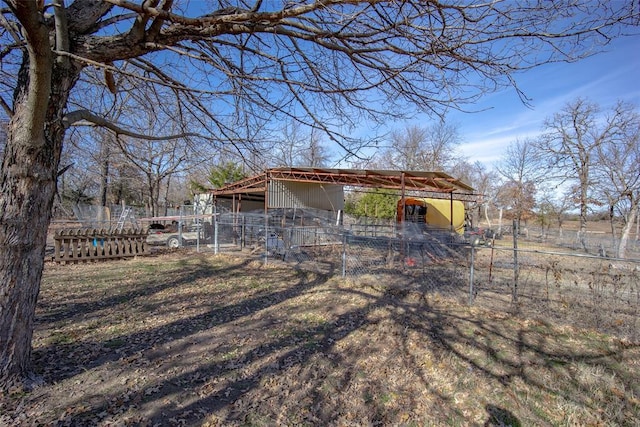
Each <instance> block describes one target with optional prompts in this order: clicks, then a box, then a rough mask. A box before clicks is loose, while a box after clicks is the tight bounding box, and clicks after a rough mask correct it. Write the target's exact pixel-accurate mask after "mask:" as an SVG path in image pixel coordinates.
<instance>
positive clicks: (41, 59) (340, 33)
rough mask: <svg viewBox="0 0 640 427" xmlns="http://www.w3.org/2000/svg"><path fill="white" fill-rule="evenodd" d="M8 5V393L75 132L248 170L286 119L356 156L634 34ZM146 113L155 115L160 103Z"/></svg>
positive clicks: (283, 14)
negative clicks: (157, 122)
mask: <svg viewBox="0 0 640 427" xmlns="http://www.w3.org/2000/svg"><path fill="white" fill-rule="evenodd" d="M4 3H5V4H6V5H7V9H3V10H2V15H0V16H2V19H1V20H0V25H1V26H2V32H1V33H0V43H1V46H0V52H1V55H0V60H1V61H2V67H0V107H1V108H2V111H3V112H4V114H5V115H6V117H7V118H9V126H8V137H7V144H6V147H5V151H4V155H3V161H2V170H1V171H0V266H2V267H1V273H0V295H1V296H0V306H1V308H2V310H0V382H1V384H2V387H3V388H6V387H11V386H12V385H13V384H15V383H16V381H17V382H20V383H21V382H22V380H23V379H24V377H25V375H27V373H28V372H29V360H30V354H31V344H30V343H31V336H32V331H33V319H34V313H35V304H36V300H37V295H38V293H39V286H40V278H41V275H42V268H43V260H44V249H45V243H46V233H47V228H48V225H49V222H50V217H51V216H50V215H51V206H52V202H53V198H54V194H55V187H56V176H57V172H58V166H59V161H60V156H61V152H62V146H63V141H64V137H65V133H66V131H67V129H68V128H69V127H70V126H72V125H74V124H76V123H77V122H79V121H89V122H92V123H94V124H96V125H99V126H103V127H106V128H108V129H110V130H111V131H113V132H114V133H116V134H118V135H120V137H122V136H127V137H130V138H132V137H136V138H139V139H144V138H148V139H153V138H154V137H155V138H159V137H160V136H162V137H165V139H168V138H169V137H173V138H174V139H176V138H186V137H189V138H198V136H202V137H203V138H201V139H200V140H201V141H202V143H206V141H212V142H214V143H215V142H218V143H220V142H224V144H225V146H227V147H234V148H236V149H237V150H238V151H239V152H243V153H245V152H246V153H249V154H250V153H251V150H248V151H244V150H245V147H246V146H244V145H243V144H244V143H245V142H246V141H247V140H246V139H245V136H246V135H249V134H254V133H256V129H261V128H264V127H265V126H268V124H269V123H277V119H279V118H282V117H289V118H295V119H298V120H300V121H301V122H303V123H306V124H308V125H311V126H314V127H316V128H317V129H320V130H323V131H324V132H325V135H326V137H327V138H328V139H329V140H330V141H331V142H332V143H333V144H334V145H335V146H336V147H338V146H340V147H342V148H343V149H344V150H346V152H349V153H355V151H356V150H357V149H358V148H359V147H360V146H361V144H360V141H359V140H358V139H357V138H353V137H351V136H350V135H349V132H350V131H351V129H353V127H354V126H355V125H357V124H358V121H359V120H360V119H362V118H371V119H375V118H378V119H380V118H382V117H383V116H387V117H389V116H390V117H397V118H400V117H403V116H405V115H407V114H411V113H413V112H414V110H415V109H416V108H417V109H419V110H422V111H428V112H432V113H440V114H441V113H442V112H443V111H444V110H445V109H448V108H456V107H460V106H461V105H462V104H463V103H465V102H472V101H474V100H476V99H478V97H480V96H482V94H483V93H485V92H486V91H489V90H494V89H495V88H496V87H500V86H504V85H514V84H515V83H514V73H515V72H517V71H518V70H524V69H528V68H531V67H534V66H537V65H539V64H542V63H548V62H553V61H561V60H562V61H564V60H575V59H577V58H579V57H581V56H584V55H590V54H593V52H594V49H597V46H598V45H600V44H602V43H606V42H607V41H609V40H610V38H611V37H614V36H616V35H618V34H620V32H621V31H622V30H623V29H624V28H626V27H625V26H627V25H633V24H635V23H636V21H637V15H636V14H637V9H635V8H634V4H633V2H610V1H608V0H601V1H594V0H576V1H572V2H566V3H564V2H563V3H558V2H537V3H534V4H533V5H531V4H528V3H526V4H524V3H520V2H487V3H480V4H475V3H474V4H468V5H447V4H442V3H440V2H424V1H418V0H407V1H403V2H397V1H395V0H394V1H391V0H389V1H383V0H382V1H376V2H372V1H370V0H367V1H364V0H363V1H359V0H306V1H294V2H288V1H287V2H284V1H283V2H281V3H280V2H264V1H261V0H255V1H253V0H251V1H250V0H224V1H223V0H217V1H212V2H211V5H212V6H211V9H210V11H209V13H207V14H206V15H203V16H196V17H194V16H189V15H188V14H187V13H188V12H189V11H190V9H188V8H186V7H185V8H181V7H179V6H181V5H180V4H179V1H178V0H175V1H172V0H164V1H162V0H144V1H142V0H140V1H138V2H134V1H129V0H103V1H95V0H75V1H65V0H51V3H47V5H46V6H45V4H44V3H45V2H44V1H24V0H4ZM174 3H175V4H174ZM182 12H184V13H182ZM98 72H99V74H98ZM99 75H102V77H103V78H102V79H101V80H100V79H99V78H98V76H99ZM98 81H101V84H102V86H101V87H104V86H106V87H107V88H108V89H109V92H110V93H112V94H114V95H113V96H120V92H119V91H120V90H121V88H123V87H127V88H130V90H131V91H135V90H136V88H137V87H139V86H145V85H151V86H154V87H155V88H156V89H158V88H159V87H163V88H165V89H166V91H164V92H163V94H170V95H171V96H172V97H173V104H174V105H177V106H178V108H176V109H173V108H172V110H173V111H174V115H173V116H171V121H173V122H174V123H175V128H176V129H178V130H179V133H177V134H172V135H159V132H156V131H155V130H154V129H149V128H147V127H146V125H147V122H145V121H137V117H136V112H135V111H131V112H130V113H129V114H127V115H123V116H122V120H121V121H120V123H113V122H110V121H109V120H107V119H105V117H109V116H108V115H107V114H105V112H106V110H107V108H108V107H110V105H108V103H107V102H106V101H105V102H104V107H103V108H100V107H95V106H93V107H92V108H94V109H93V110H90V109H88V107H87V99H88V98H91V97H95V96H99V94H100V93H101V90H97V89H96V88H97V86H96V84H97V82H98ZM128 90H129V89H128ZM149 93H157V92H149ZM372 99H376V100H377V101H379V102H372ZM158 101H160V102H159V103H158ZM149 102H150V103H152V104H153V105H154V107H156V108H158V109H162V108H163V104H164V100H158V99H154V98H149ZM407 105H410V106H412V107H413V108H411V109H410V108H407ZM194 123H197V127H195V128H194V125H193V124H194ZM25 266H29V268H28V269H25Z"/></svg>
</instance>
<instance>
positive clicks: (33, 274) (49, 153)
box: [0, 38, 79, 390]
mask: <svg viewBox="0 0 640 427" xmlns="http://www.w3.org/2000/svg"><path fill="white" fill-rule="evenodd" d="M44 43H46V45H45V46H46V48H42V49H40V50H38V52H33V51H32V50H31V47H30V48H29V52H28V54H26V55H25V59H24V60H23V64H22V67H21V70H20V74H19V85H18V88H17V90H16V92H15V97H14V112H13V113H14V114H13V116H12V117H11V120H10V122H9V128H8V135H7V145H6V147H5V152H4V156H3V162H2V170H1V171H0V264H1V265H2V269H1V270H0V271H1V275H0V389H4V390H7V389H11V388H12V387H16V386H25V385H26V386H29V385H30V383H31V382H32V380H33V376H32V375H31V371H30V358H31V338H32V335H33V324H34V318H35V308H36V301H37V298H38V293H39V291H40V280H41V278H42V270H43V268H44V254H45V247H46V240H47V230H48V227H49V223H50V220H51V208H52V205H53V200H54V196H55V191H56V178H57V171H58V166H59V163H60V153H61V152H62V141H63V138H64V131H65V128H64V126H63V121H62V112H63V111H64V107H65V105H66V102H67V98H68V95H69V91H70V90H71V87H72V86H73V84H75V81H76V79H77V76H78V73H79V70H76V71H75V72H74V74H73V75H71V74H70V70H69V68H67V67H68V64H67V67H54V65H53V59H52V55H51V53H50V51H49V50H48V49H49V48H48V38H47V39H46V40H45V42H44ZM25 380H26V381H25Z"/></svg>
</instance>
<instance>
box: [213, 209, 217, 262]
mask: <svg viewBox="0 0 640 427" xmlns="http://www.w3.org/2000/svg"><path fill="white" fill-rule="evenodd" d="M213 253H214V254H216V255H218V213H217V205H216V204H215V203H214V205H213Z"/></svg>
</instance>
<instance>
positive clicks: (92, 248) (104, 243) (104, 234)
mask: <svg viewBox="0 0 640 427" xmlns="http://www.w3.org/2000/svg"><path fill="white" fill-rule="evenodd" d="M53 238H54V255H53V260H54V261H56V262H60V263H68V262H74V263H77V262H87V261H99V260H107V259H116V258H130V257H134V256H138V255H146V254H148V253H149V245H147V232H146V231H144V230H122V231H117V230H114V231H109V230H97V229H90V228H84V229H67V230H58V231H56V233H55V235H54V237H53Z"/></svg>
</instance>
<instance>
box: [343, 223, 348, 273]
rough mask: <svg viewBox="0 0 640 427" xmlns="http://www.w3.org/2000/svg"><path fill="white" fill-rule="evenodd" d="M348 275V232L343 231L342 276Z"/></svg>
mask: <svg viewBox="0 0 640 427" xmlns="http://www.w3.org/2000/svg"><path fill="white" fill-rule="evenodd" d="M346 276H347V233H342V277H343V278H344V277H346Z"/></svg>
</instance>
